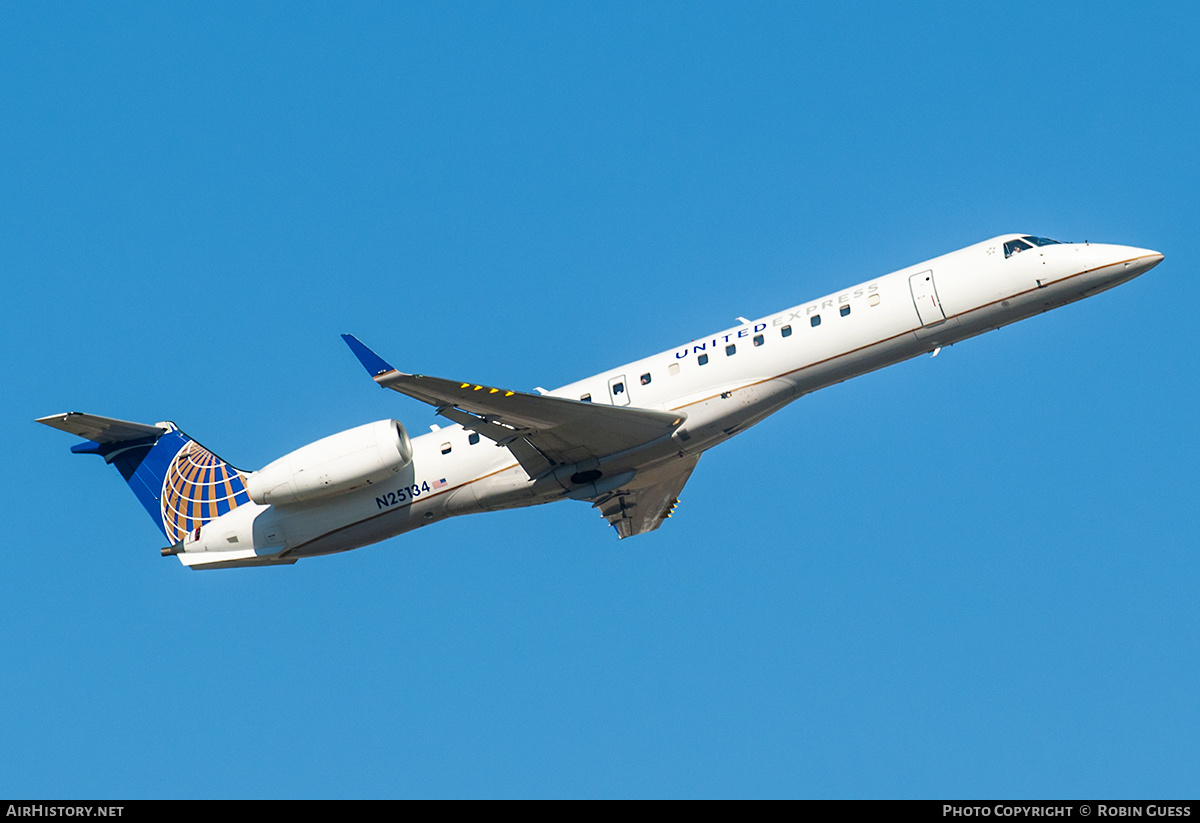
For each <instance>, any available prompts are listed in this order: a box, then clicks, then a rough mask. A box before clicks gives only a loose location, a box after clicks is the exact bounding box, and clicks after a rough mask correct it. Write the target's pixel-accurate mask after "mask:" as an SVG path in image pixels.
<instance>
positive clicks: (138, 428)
mask: <svg viewBox="0 0 1200 823" xmlns="http://www.w3.org/2000/svg"><path fill="white" fill-rule="evenodd" d="M37 422H38V423H42V424H44V425H46V426H50V427H51V428H53V429H60V430H62V431H65V432H67V433H68V434H74V435H78V436H79V437H82V438H83V439H85V440H91V441H92V442H93V443H124V442H127V441H129V440H144V439H146V438H147V437H159V436H161V435H163V434H166V433H167V431H168V429H165V428H163V427H162V426H147V425H146V424H145V423H130V422H129V421H128V420H116V419H114V418H112V417H101V416H99V415H97V414H84V413H83V412H67V413H66V414H52V415H50V416H49V417H41V418H39V419H38V420H37Z"/></svg>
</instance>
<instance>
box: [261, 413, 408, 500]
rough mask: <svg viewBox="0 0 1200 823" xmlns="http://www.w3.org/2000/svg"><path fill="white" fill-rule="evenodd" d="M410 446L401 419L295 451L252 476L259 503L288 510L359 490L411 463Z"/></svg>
mask: <svg viewBox="0 0 1200 823" xmlns="http://www.w3.org/2000/svg"><path fill="white" fill-rule="evenodd" d="M412 457H413V449H412V441H411V440H409V439H408V433H407V432H406V431H404V426H402V425H400V423H399V421H397V420H380V421H377V422H375V423H368V424H367V425H365V426H358V427H357V428H353V429H348V430H346V431H344V432H340V433H339V434H334V435H331V436H329V437H325V438H322V439H321V440H318V441H316V442H315V443H309V444H308V445H307V446H305V447H303V448H300V449H296V450H295V451H294V452H291V453H289V454H285V455H284V456H283V457H281V458H279V459H278V460H276V461H274V462H273V463H270V464H268V465H267V466H265V467H263V468H262V469H261V470H259V471H256V472H254V474H252V475H250V477H249V479H248V480H247V482H246V491H247V492H249V494H250V499H251V500H253V501H254V502H255V503H262V504H264V505H265V504H269V503H270V504H276V505H287V504H288V503H301V502H303V501H305V500H313V499H316V498H318V497H329V496H332V495H337V494H345V493H346V492H351V491H354V490H355V489H361V488H362V487H363V486H369V485H371V484H373V483H378V482H380V481H381V480H386V479H388V478H390V477H391V476H392V475H394V474H396V473H397V472H399V471H400V470H401V469H403V468H404V467H405V466H407V465H408V464H409V463H411V462H412Z"/></svg>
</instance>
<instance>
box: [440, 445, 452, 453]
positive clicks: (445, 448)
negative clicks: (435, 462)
mask: <svg viewBox="0 0 1200 823" xmlns="http://www.w3.org/2000/svg"><path fill="white" fill-rule="evenodd" d="M449 453H450V444H449V443H443V444H442V454H449Z"/></svg>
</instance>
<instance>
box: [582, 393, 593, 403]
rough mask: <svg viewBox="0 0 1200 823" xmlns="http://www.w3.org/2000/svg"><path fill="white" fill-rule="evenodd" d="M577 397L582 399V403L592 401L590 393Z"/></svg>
mask: <svg viewBox="0 0 1200 823" xmlns="http://www.w3.org/2000/svg"><path fill="white" fill-rule="evenodd" d="M579 399H580V400H582V401H583V402H584V403H591V402H592V396H591V395H590V394H584V395H581V396H580V398H579Z"/></svg>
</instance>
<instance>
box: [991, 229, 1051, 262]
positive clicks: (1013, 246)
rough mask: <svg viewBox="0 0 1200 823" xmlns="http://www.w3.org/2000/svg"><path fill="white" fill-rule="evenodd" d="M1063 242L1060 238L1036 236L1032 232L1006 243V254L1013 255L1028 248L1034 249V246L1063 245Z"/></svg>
mask: <svg viewBox="0 0 1200 823" xmlns="http://www.w3.org/2000/svg"><path fill="white" fill-rule="evenodd" d="M1061 245H1062V243H1061V242H1060V241H1058V240H1051V239H1050V238H1049V237H1034V236H1033V235H1032V234H1027V235H1025V236H1024V237H1022V238H1021V239H1020V240H1009V241H1008V242H1007V243H1005V244H1004V256H1005V257H1006V258H1008V257H1012V256H1013V255H1014V254H1019V253H1020V252H1023V251H1025V250H1026V249H1032V248H1033V247H1034V246H1061Z"/></svg>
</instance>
